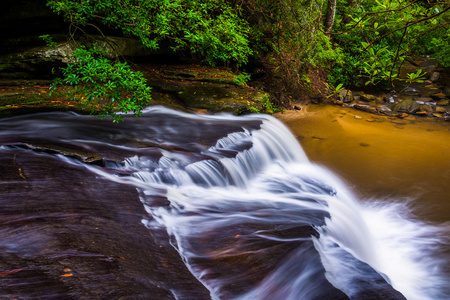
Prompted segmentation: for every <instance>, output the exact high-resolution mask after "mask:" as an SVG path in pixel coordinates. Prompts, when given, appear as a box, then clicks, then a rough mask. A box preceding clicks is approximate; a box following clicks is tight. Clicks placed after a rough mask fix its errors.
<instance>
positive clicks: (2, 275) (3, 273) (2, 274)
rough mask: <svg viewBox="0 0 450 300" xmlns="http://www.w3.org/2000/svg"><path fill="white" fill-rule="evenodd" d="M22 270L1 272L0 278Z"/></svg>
mask: <svg viewBox="0 0 450 300" xmlns="http://www.w3.org/2000/svg"><path fill="white" fill-rule="evenodd" d="M22 270H23V269H16V270H11V271H3V272H0V276H1V277H5V276H8V275H11V274H14V273H17V272H20V271H22Z"/></svg>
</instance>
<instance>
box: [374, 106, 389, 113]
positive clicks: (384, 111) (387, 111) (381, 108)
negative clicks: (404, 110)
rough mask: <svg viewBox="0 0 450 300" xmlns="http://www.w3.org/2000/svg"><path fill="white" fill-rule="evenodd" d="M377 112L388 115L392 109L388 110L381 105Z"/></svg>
mask: <svg viewBox="0 0 450 300" xmlns="http://www.w3.org/2000/svg"><path fill="white" fill-rule="evenodd" d="M377 110H378V112H379V113H381V114H390V113H391V112H392V109H390V108H389V107H388V106H387V105H381V106H380V107H378V108H377Z"/></svg>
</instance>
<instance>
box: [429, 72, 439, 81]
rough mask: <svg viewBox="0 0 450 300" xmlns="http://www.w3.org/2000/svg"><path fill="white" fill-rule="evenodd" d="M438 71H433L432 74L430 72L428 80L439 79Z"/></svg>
mask: <svg viewBox="0 0 450 300" xmlns="http://www.w3.org/2000/svg"><path fill="white" fill-rule="evenodd" d="M440 75H441V74H440V73H439V72H433V74H431V76H430V81H433V82H434V81H438V80H439V77H440Z"/></svg>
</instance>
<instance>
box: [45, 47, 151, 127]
mask: <svg viewBox="0 0 450 300" xmlns="http://www.w3.org/2000/svg"><path fill="white" fill-rule="evenodd" d="M73 57H74V59H75V62H74V63H71V64H68V65H67V66H66V67H63V68H62V69H61V71H62V75H63V77H62V78H57V79H55V80H54V82H53V84H52V85H51V89H52V91H58V90H59V89H58V87H59V86H61V85H65V86H69V88H67V89H65V93H66V94H67V95H69V96H70V97H71V99H72V100H75V101H78V102H80V103H81V104H82V106H83V108H84V109H89V110H90V111H91V113H92V114H97V115H99V116H100V117H105V116H110V117H111V118H113V121H114V122H119V121H121V120H122V116H121V115H120V114H117V113H116V111H121V112H123V113H127V112H129V111H133V112H134V114H135V115H137V116H138V115H140V114H141V110H142V108H143V107H144V106H145V105H147V104H148V103H149V101H150V100H151V96H150V91H151V88H150V87H148V86H147V85H146V80H145V78H144V77H143V76H142V74H141V73H140V72H136V71H133V70H131V69H130V66H129V65H128V64H126V63H124V62H120V61H111V60H109V59H107V58H105V57H104V56H103V53H102V51H101V50H99V49H98V48H96V47H93V48H91V49H86V48H85V47H81V48H78V49H76V50H75V52H74V53H73Z"/></svg>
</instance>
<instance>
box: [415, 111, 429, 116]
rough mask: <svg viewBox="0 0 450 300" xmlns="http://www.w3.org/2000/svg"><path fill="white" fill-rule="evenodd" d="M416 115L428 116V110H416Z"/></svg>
mask: <svg viewBox="0 0 450 300" xmlns="http://www.w3.org/2000/svg"><path fill="white" fill-rule="evenodd" d="M416 115H417V116H421V117H426V116H428V112H426V111H418V112H416Z"/></svg>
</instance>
